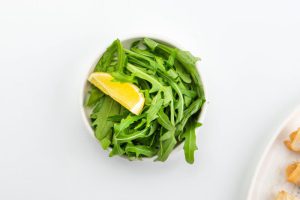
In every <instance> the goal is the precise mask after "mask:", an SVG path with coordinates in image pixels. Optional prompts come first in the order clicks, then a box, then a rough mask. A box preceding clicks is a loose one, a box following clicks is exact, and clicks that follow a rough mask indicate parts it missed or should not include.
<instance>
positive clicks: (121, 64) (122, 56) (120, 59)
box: [116, 39, 126, 73]
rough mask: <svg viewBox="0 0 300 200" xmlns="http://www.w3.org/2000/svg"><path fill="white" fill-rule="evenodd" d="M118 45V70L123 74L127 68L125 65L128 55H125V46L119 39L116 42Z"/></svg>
mask: <svg viewBox="0 0 300 200" xmlns="http://www.w3.org/2000/svg"><path fill="white" fill-rule="evenodd" d="M116 44H117V50H118V66H117V69H118V71H119V72H120V73H122V72H123V68H124V66H125V63H126V55H125V52H124V49H123V46H122V44H121V42H120V40H119V39H117V40H116Z"/></svg>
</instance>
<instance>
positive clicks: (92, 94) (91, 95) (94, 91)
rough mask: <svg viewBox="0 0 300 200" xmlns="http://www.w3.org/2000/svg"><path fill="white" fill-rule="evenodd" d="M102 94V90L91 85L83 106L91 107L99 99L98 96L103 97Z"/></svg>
mask: <svg viewBox="0 0 300 200" xmlns="http://www.w3.org/2000/svg"><path fill="white" fill-rule="evenodd" d="M103 95H104V94H103V92H101V91H100V90H99V89H98V88H96V87H95V86H93V85H92V86H91V89H90V91H89V92H88V97H87V99H86V101H85V106H87V107H93V106H94V105H96V103H97V102H98V101H99V100H100V98H101V97H103Z"/></svg>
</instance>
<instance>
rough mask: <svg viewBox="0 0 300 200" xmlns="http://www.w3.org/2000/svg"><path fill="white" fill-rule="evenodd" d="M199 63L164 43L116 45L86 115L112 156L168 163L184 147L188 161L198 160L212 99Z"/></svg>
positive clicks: (87, 96) (88, 90) (89, 96)
mask: <svg viewBox="0 0 300 200" xmlns="http://www.w3.org/2000/svg"><path fill="white" fill-rule="evenodd" d="M198 60H199V58H197V57H194V56H193V55H192V54H191V53H189V52H188V51H183V50H181V49H179V48H177V47H175V46H173V45H171V44H170V43H167V42H164V41H161V40H156V39H150V38H134V39H130V40H126V41H123V42H121V41H120V40H118V39H117V40H115V41H113V43H112V44H111V45H110V46H109V47H108V48H107V49H106V51H105V52H104V53H103V54H102V56H101V58H100V60H99V61H98V63H97V64H96V66H95V67H94V68H93V69H92V71H91V72H90V73H89V77H88V80H87V81H86V85H85V92H84V113H85V117H86V119H87V121H88V123H89V126H90V127H91V129H92V130H93V134H94V136H95V137H96V138H97V139H98V140H99V142H100V144H101V146H102V147H103V149H109V150H110V154H109V155H110V156H115V155H118V156H122V157H126V158H128V159H129V160H135V159H142V158H152V157H155V160H156V161H165V160H167V159H168V157H169V155H170V153H171V152H172V151H173V150H174V149H175V148H176V147H177V146H179V144H181V143H183V149H184V154H185V160H186V161H187V162H188V163H191V164H192V163H193V162H194V152H195V150H197V145H196V131H195V130H196V128H197V127H199V126H200V125H201V124H200V123H199V122H198V119H199V115H200V114H201V113H202V112H203V107H204V104H205V101H206V100H205V94H204V89H203V84H202V80H201V78H200V75H199V73H198V70H197V67H196V62H197V61H198Z"/></svg>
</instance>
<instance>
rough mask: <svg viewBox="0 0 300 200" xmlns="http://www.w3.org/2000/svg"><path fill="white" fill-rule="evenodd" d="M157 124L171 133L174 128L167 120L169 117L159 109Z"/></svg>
mask: <svg viewBox="0 0 300 200" xmlns="http://www.w3.org/2000/svg"><path fill="white" fill-rule="evenodd" d="M157 121H158V123H159V124H160V125H162V127H164V128H165V129H167V130H169V131H171V130H174V128H175V127H174V126H173V125H172V123H171V122H170V120H169V117H168V116H167V115H166V114H165V113H164V111H163V110H162V109H161V110H160V111H159V112H158V119H157Z"/></svg>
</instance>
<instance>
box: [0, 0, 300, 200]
mask: <svg viewBox="0 0 300 200" xmlns="http://www.w3.org/2000/svg"><path fill="white" fill-rule="evenodd" d="M299 8H300V2H299V1H298V0H282V1H276V0H269V1H262V0H252V1H238V0H236V1H234V0H228V1H221V0H219V1H217V0H212V1H189V0H185V1H174V0H172V1H171V0H168V1H159V0H153V1H138V0H136V1H126V0H124V1H118V2H117V1H100V0H95V1H92V0H85V1H74V0H72V1H71V0H68V1H58V0H52V1H50V0H48V1H34V0H28V1H21V0H12V1H4V0H2V1H1V2H0V69H1V73H0V91H1V94H2V96H1V98H0V110H1V113H0V120H1V125H0V199H5V200H6V199H9V200H11V199H12V200H15V199H22V200H23V199H26V200H27V199H28V200H39V199H49V200H50V199H51V200H53V199H72V200H79V199H108V198H109V199H113V200H116V199H120V198H121V197H122V198H123V199H145V200H148V199H149V200H150V199H151V200H152V199H154V198H160V199H163V198H164V199H167V198H168V199H170V198H172V199H174V200H176V199H183V198H186V199H188V198H193V199H195V198H197V197H198V198H200V197H202V198H203V199H208V200H220V199H222V200H242V199H245V198H246V195H247V190H248V187H249V184H250V178H251V177H252V176H253V173H254V168H255V166H256V164H257V161H258V160H259V158H260V155H261V152H262V150H263V149H264V147H265V145H266V144H267V143H268V141H269V139H270V138H271V137H272V135H273V134H275V131H276V128H277V127H278V125H279V124H280V123H281V122H282V121H283V119H284V118H285V116H287V114H288V113H290V112H291V111H292V110H293V109H294V108H295V107H296V105H297V104H299V103H300V93H299V88H300V78H299V73H300V59H299V52H300V37H299V35H300V26H299V24H300V12H299ZM139 32H149V33H152V32H153V33H155V34H160V35H166V36H169V37H170V38H172V39H173V40H174V41H180V43H181V44H182V45H183V46H185V47H186V48H187V49H188V50H190V51H192V52H193V53H194V54H195V55H199V56H201V57H202V59H203V60H202V69H201V72H202V75H203V76H204V79H205V82H206V84H207V90H208V93H209V96H210V100H211V102H210V105H209V108H208V112H207V115H206V119H205V124H204V126H203V127H202V128H201V131H200V132H199V134H198V147H199V150H198V151H197V154H196V163H195V164H194V165H193V166H190V165H187V164H185V162H184V157H183V154H182V155H178V156H171V157H170V159H169V160H168V162H166V163H149V162H147V163H143V162H127V161H126V160H123V159H118V158H113V159H110V158H108V157H107V156H105V155H106V154H105V153H103V151H102V150H101V147H100V146H99V145H98V143H97V142H96V141H95V140H94V139H92V138H91V137H90V136H89V135H88V134H86V132H87V130H86V129H85V127H84V124H83V122H82V119H81V116H80V111H79V98H78V97H79V93H80V83H81V82H80V81H81V77H82V73H85V72H86V69H87V68H89V67H90V63H91V62H93V60H92V59H94V58H95V57H96V56H97V55H98V53H99V52H100V51H101V48H102V46H107V45H108V44H109V43H110V42H111V41H112V40H113V39H114V38H116V37H120V38H123V37H126V36H127V35H129V34H136V33H139Z"/></svg>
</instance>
